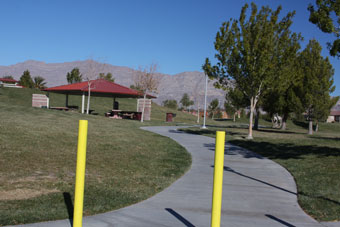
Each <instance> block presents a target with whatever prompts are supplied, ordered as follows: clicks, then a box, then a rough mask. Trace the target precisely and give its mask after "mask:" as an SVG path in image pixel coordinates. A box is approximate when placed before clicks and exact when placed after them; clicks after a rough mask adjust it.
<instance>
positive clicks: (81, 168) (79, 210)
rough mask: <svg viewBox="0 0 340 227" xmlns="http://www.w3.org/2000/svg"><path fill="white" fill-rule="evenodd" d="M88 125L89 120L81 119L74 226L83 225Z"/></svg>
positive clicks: (79, 226)
mask: <svg viewBox="0 0 340 227" xmlns="http://www.w3.org/2000/svg"><path fill="white" fill-rule="evenodd" d="M87 126H88V122H87V121H86V120H80V121H79V133H78V151H77V170H76V187H75V196H74V213H73V227H81V226H82V225H83V203H84V183H85V163H86V143H87Z"/></svg>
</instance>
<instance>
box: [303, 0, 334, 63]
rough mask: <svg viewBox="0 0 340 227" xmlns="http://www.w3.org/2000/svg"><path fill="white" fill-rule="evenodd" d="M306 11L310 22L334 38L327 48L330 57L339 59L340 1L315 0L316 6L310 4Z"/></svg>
mask: <svg viewBox="0 0 340 227" xmlns="http://www.w3.org/2000/svg"><path fill="white" fill-rule="evenodd" d="M308 10H309V12H310V15H309V21H310V22H312V23H313V24H315V25H316V26H318V28H319V29H321V31H323V32H325V33H329V34H333V35H334V36H335V37H336V39H335V40H334V41H333V43H331V42H329V43H328V47H329V50H330V51H329V52H330V55H331V56H333V57H334V56H337V57H340V0H316V6H314V5H311V4H310V5H309V6H308Z"/></svg>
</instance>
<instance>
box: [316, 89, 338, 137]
mask: <svg viewBox="0 0 340 227" xmlns="http://www.w3.org/2000/svg"><path fill="white" fill-rule="evenodd" d="M326 96H327V95H326ZM321 100H324V98H323V99H321ZM338 100H339V97H338V96H337V97H330V100H329V101H328V100H326V102H319V103H318V108H316V109H315V110H314V116H315V132H318V131H319V122H320V121H326V120H327V118H328V116H329V114H330V112H331V109H332V107H333V106H334V105H335V104H336V103H337V102H338Z"/></svg>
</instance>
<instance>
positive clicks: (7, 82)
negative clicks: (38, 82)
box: [0, 78, 22, 88]
mask: <svg viewBox="0 0 340 227" xmlns="http://www.w3.org/2000/svg"><path fill="white" fill-rule="evenodd" d="M0 86H1V87H14V88H22V86H20V85H19V81H17V80H13V79H8V78H0Z"/></svg>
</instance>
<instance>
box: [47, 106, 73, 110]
mask: <svg viewBox="0 0 340 227" xmlns="http://www.w3.org/2000/svg"><path fill="white" fill-rule="evenodd" d="M50 109H51V110H64V111H68V110H69V109H70V108H68V107H60V106H58V107H57V106H56V107H50Z"/></svg>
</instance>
